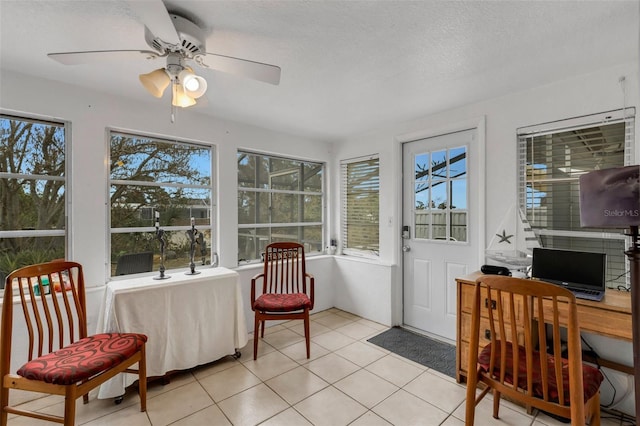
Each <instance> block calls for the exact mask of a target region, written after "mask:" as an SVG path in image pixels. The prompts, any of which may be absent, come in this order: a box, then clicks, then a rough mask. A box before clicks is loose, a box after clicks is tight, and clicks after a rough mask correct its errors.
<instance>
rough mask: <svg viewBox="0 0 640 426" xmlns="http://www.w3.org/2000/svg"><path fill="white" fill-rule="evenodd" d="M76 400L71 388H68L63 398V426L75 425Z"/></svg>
mask: <svg viewBox="0 0 640 426" xmlns="http://www.w3.org/2000/svg"><path fill="white" fill-rule="evenodd" d="M76 399H77V398H76V394H75V392H74V390H73V387H71V386H70V387H68V388H67V392H66V394H65V396H64V426H75V424H76Z"/></svg>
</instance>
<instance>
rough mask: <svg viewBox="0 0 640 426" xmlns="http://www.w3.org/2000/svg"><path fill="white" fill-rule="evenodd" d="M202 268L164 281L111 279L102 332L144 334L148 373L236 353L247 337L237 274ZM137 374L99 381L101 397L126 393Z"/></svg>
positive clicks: (100, 322) (157, 373)
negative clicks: (195, 273)
mask: <svg viewBox="0 0 640 426" xmlns="http://www.w3.org/2000/svg"><path fill="white" fill-rule="evenodd" d="M199 271H200V272H201V273H200V274H198V275H185V274H184V272H182V271H180V272H174V271H172V272H171V273H170V274H167V275H171V278H169V279H165V280H154V279H153V277H143V278H134V279H127V280H122V281H112V282H110V283H108V284H107V288H106V291H105V300H104V305H103V308H104V309H103V311H101V312H100V316H99V319H98V330H97V331H98V333H104V332H134V333H144V334H146V335H147V336H148V337H149V340H148V341H147V346H146V353H147V376H148V377H152V376H162V375H164V374H165V373H167V372H170V371H174V370H184V369H188V368H192V367H195V366H198V365H202V364H206V363H209V362H211V361H215V360H217V359H220V358H222V357H224V356H227V355H232V354H234V353H235V351H236V349H239V348H242V347H244V346H245V345H246V344H247V340H248V336H247V326H246V322H245V318H244V311H243V303H242V292H241V290H240V283H239V279H238V273H237V272H234V271H231V270H229V269H226V268H203V269H200V270H199ZM137 377H138V376H137V375H134V374H125V373H123V374H119V375H117V376H116V377H114V378H113V379H111V380H109V381H107V382H105V383H104V384H102V386H100V392H99V394H98V398H113V397H116V396H119V395H122V394H124V388H125V387H126V386H129V385H130V384H131V383H133V382H134V381H135V380H136V379H137Z"/></svg>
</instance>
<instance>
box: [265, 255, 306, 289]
mask: <svg viewBox="0 0 640 426" xmlns="http://www.w3.org/2000/svg"><path fill="white" fill-rule="evenodd" d="M305 273H306V271H305V259H304V250H303V249H302V247H301V246H299V245H298V244H292V243H286V242H285V243H273V244H271V245H269V246H267V249H266V251H265V260H264V276H265V280H264V283H263V287H262V292H263V293H306V281H305Z"/></svg>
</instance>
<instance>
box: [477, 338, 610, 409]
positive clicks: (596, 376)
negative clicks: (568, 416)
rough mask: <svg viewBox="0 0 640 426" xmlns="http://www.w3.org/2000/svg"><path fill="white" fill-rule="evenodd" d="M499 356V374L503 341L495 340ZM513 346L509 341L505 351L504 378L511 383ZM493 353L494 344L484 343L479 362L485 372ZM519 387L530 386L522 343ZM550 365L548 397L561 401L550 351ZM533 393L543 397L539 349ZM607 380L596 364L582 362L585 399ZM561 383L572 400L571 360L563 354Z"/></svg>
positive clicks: (548, 358)
mask: <svg viewBox="0 0 640 426" xmlns="http://www.w3.org/2000/svg"><path fill="white" fill-rule="evenodd" d="M496 343H497V345H496V350H497V352H496V358H495V365H494V368H493V374H494V375H496V376H499V374H500V341H498V342H496ZM512 348H513V346H512V345H511V342H507V355H506V358H507V359H506V365H507V367H506V371H505V381H506V382H507V383H509V384H513V375H512V371H513V349H512ZM490 356H491V344H488V345H487V346H485V347H484V349H483V350H482V352H481V353H480V355H479V356H478V364H480V367H482V369H483V370H484V371H485V372H488V371H489V362H490ZM518 358H519V359H518V373H517V374H518V379H517V380H518V387H519V388H521V389H527V366H526V352H525V349H524V348H523V347H522V346H518ZM546 358H547V365H548V372H549V377H548V383H549V399H550V400H551V401H553V402H558V383H557V381H556V377H555V373H554V371H555V370H554V368H555V359H554V357H553V356H551V355H549V354H547V356H546ZM533 368H534V371H533V394H534V395H535V396H536V397H538V398H543V397H544V394H543V391H542V371H541V368H540V353H539V352H537V351H534V353H533ZM603 380H604V377H603V376H602V373H601V372H600V370H598V369H597V368H595V367H592V366H590V365H586V364H582V385H583V388H584V400H585V402H586V401H588V400H589V399H591V397H592V396H594V395H595V394H596V393H597V392H598V390H599V389H600V384H601V383H602V381H603ZM562 386H563V388H564V392H565V398H566V400H567V401H569V361H568V360H567V359H564V358H562Z"/></svg>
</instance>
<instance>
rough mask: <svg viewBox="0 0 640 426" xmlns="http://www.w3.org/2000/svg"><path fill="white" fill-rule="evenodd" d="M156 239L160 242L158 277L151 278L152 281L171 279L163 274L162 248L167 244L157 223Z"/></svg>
mask: <svg viewBox="0 0 640 426" xmlns="http://www.w3.org/2000/svg"><path fill="white" fill-rule="evenodd" d="M156 238H157V239H158V241H160V275H159V276H157V277H153V279H154V280H166V279H167V278H171V276H170V275H165V274H164V247H165V245H166V243H167V242H166V239H165V237H164V230H163V229H161V228H160V226H159V225H158V223H157V222H156Z"/></svg>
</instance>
